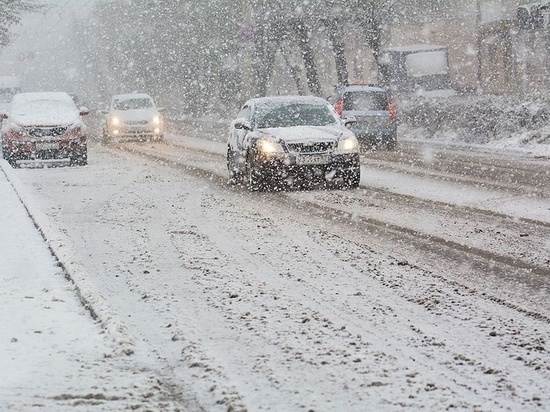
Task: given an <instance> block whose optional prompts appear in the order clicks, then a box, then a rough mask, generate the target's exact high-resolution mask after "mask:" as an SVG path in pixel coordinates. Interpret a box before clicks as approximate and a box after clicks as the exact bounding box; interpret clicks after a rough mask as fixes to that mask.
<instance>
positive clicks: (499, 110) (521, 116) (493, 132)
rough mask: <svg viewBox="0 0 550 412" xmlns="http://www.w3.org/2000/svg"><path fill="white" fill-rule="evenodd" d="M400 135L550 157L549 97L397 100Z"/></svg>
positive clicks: (419, 98)
mask: <svg viewBox="0 0 550 412" xmlns="http://www.w3.org/2000/svg"><path fill="white" fill-rule="evenodd" d="M398 106H399V118H400V125H401V126H402V129H403V130H404V131H405V133H404V134H402V137H406V138H411V139H415V138H424V139H430V140H436V141H451V142H457V143H469V144H470V143H473V144H484V145H489V146H492V147H502V148H513V149H520V150H521V149H532V148H533V147H534V145H542V146H538V147H537V152H538V153H543V154H544V153H547V154H548V155H550V126H549V120H550V98H549V97H546V96H540V97H536V98H533V99H531V100H529V101H525V100H522V99H520V98H518V97H514V96H492V95H486V96H464V97H460V96H455V97H448V98H437V99H429V98H422V97H412V98H406V99H401V100H400V101H399V100H398Z"/></svg>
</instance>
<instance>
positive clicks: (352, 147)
mask: <svg viewBox="0 0 550 412" xmlns="http://www.w3.org/2000/svg"><path fill="white" fill-rule="evenodd" d="M358 150H359V142H358V141H357V138H356V137H355V136H353V135H352V136H348V137H345V138H343V139H340V140H338V151H339V152H340V153H355V152H357V151H358Z"/></svg>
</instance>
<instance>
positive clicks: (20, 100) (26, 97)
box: [13, 92, 73, 104]
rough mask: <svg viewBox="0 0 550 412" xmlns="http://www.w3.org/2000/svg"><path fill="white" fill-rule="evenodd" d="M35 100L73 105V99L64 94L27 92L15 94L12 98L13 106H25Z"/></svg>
mask: <svg viewBox="0 0 550 412" xmlns="http://www.w3.org/2000/svg"><path fill="white" fill-rule="evenodd" d="M37 100H55V101H59V102H69V103H73V99H71V96H69V95H68V94H67V93H65V92H29V93H17V94H16V95H14V96H13V103H14V104H25V103H27V102H34V101H37Z"/></svg>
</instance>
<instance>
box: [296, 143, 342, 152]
mask: <svg viewBox="0 0 550 412" xmlns="http://www.w3.org/2000/svg"><path fill="white" fill-rule="evenodd" d="M286 147H287V149H288V151H289V152H291V153H329V152H332V151H333V150H334V149H335V148H336V142H315V143H287V144H286Z"/></svg>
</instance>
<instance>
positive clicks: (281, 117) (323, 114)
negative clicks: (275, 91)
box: [257, 103, 337, 129]
mask: <svg viewBox="0 0 550 412" xmlns="http://www.w3.org/2000/svg"><path fill="white" fill-rule="evenodd" d="M335 123H337V120H336V118H335V117H334V115H333V114H332V113H331V111H330V109H329V108H328V107H327V106H322V105H318V104H303V103H302V104H299V103H295V104H286V105H283V106H275V107H274V106H266V107H261V108H260V109H259V110H258V114H257V125H258V128H260V129H266V128H271V127H292V126H326V125H329V124H335Z"/></svg>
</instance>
